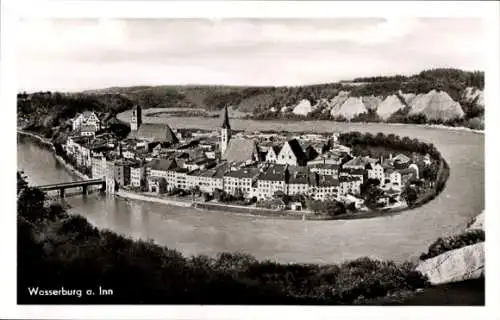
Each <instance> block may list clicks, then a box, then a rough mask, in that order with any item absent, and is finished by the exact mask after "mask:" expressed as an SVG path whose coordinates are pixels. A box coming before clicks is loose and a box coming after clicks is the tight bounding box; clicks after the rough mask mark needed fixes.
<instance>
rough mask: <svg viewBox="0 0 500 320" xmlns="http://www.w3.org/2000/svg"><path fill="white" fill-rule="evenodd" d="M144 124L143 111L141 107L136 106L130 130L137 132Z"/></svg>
mask: <svg viewBox="0 0 500 320" xmlns="http://www.w3.org/2000/svg"><path fill="white" fill-rule="evenodd" d="M141 124H142V110H141V107H139V106H136V107H135V108H134V109H133V110H132V120H131V121H130V130H132V131H137V130H139V127H140V126H141Z"/></svg>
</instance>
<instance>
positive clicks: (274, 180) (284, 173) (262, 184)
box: [257, 164, 289, 200]
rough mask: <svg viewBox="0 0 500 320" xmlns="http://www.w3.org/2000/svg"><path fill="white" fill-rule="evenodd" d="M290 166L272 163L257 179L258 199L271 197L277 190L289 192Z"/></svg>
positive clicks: (284, 192)
mask: <svg viewBox="0 0 500 320" xmlns="http://www.w3.org/2000/svg"><path fill="white" fill-rule="evenodd" d="M288 175H289V173H288V168H287V166H286V165H277V164H274V165H271V166H269V168H267V170H266V171H265V172H263V173H262V174H261V175H260V176H259V178H258V180H257V199H259V200H263V199H270V198H273V197H274V196H275V194H276V193H277V192H280V193H283V194H287V193H288V188H287V181H288Z"/></svg>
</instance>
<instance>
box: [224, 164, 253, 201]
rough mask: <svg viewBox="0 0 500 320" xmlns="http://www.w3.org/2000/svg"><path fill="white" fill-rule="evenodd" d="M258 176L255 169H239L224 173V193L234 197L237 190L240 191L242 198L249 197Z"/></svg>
mask: <svg viewBox="0 0 500 320" xmlns="http://www.w3.org/2000/svg"><path fill="white" fill-rule="evenodd" d="M259 174H260V171H259V169H257V168H241V169H238V170H231V171H228V172H226V173H224V178H223V179H224V181H223V187H224V189H223V190H224V191H225V192H227V193H229V194H232V195H235V194H236V192H237V190H238V189H239V190H241V192H242V193H243V196H244V197H249V196H250V195H251V194H252V193H253V192H252V187H253V185H254V183H255V181H256V180H257V178H258V176H259Z"/></svg>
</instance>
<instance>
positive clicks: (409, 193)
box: [401, 185, 418, 207]
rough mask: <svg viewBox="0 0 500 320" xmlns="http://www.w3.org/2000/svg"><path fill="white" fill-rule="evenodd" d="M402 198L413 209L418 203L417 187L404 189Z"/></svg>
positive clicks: (409, 186)
mask: <svg viewBox="0 0 500 320" xmlns="http://www.w3.org/2000/svg"><path fill="white" fill-rule="evenodd" d="M401 197H402V198H403V199H405V201H406V203H407V204H408V206H410V207H411V206H413V205H414V204H415V202H416V201H417V198H418V192H417V190H416V188H415V187H413V186H411V185H408V186H406V187H405V188H404V190H403V192H402V193H401Z"/></svg>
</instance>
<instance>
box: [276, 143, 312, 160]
mask: <svg viewBox="0 0 500 320" xmlns="http://www.w3.org/2000/svg"><path fill="white" fill-rule="evenodd" d="M276 163H277V164H282V165H285V164H288V165H292V166H305V165H306V164H307V156H306V154H305V153H304V150H302V147H301V146H300V143H299V142H298V141H297V139H292V140H288V141H287V142H285V144H284V145H283V147H282V148H281V150H280V152H279V154H278V157H277V159H276Z"/></svg>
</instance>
